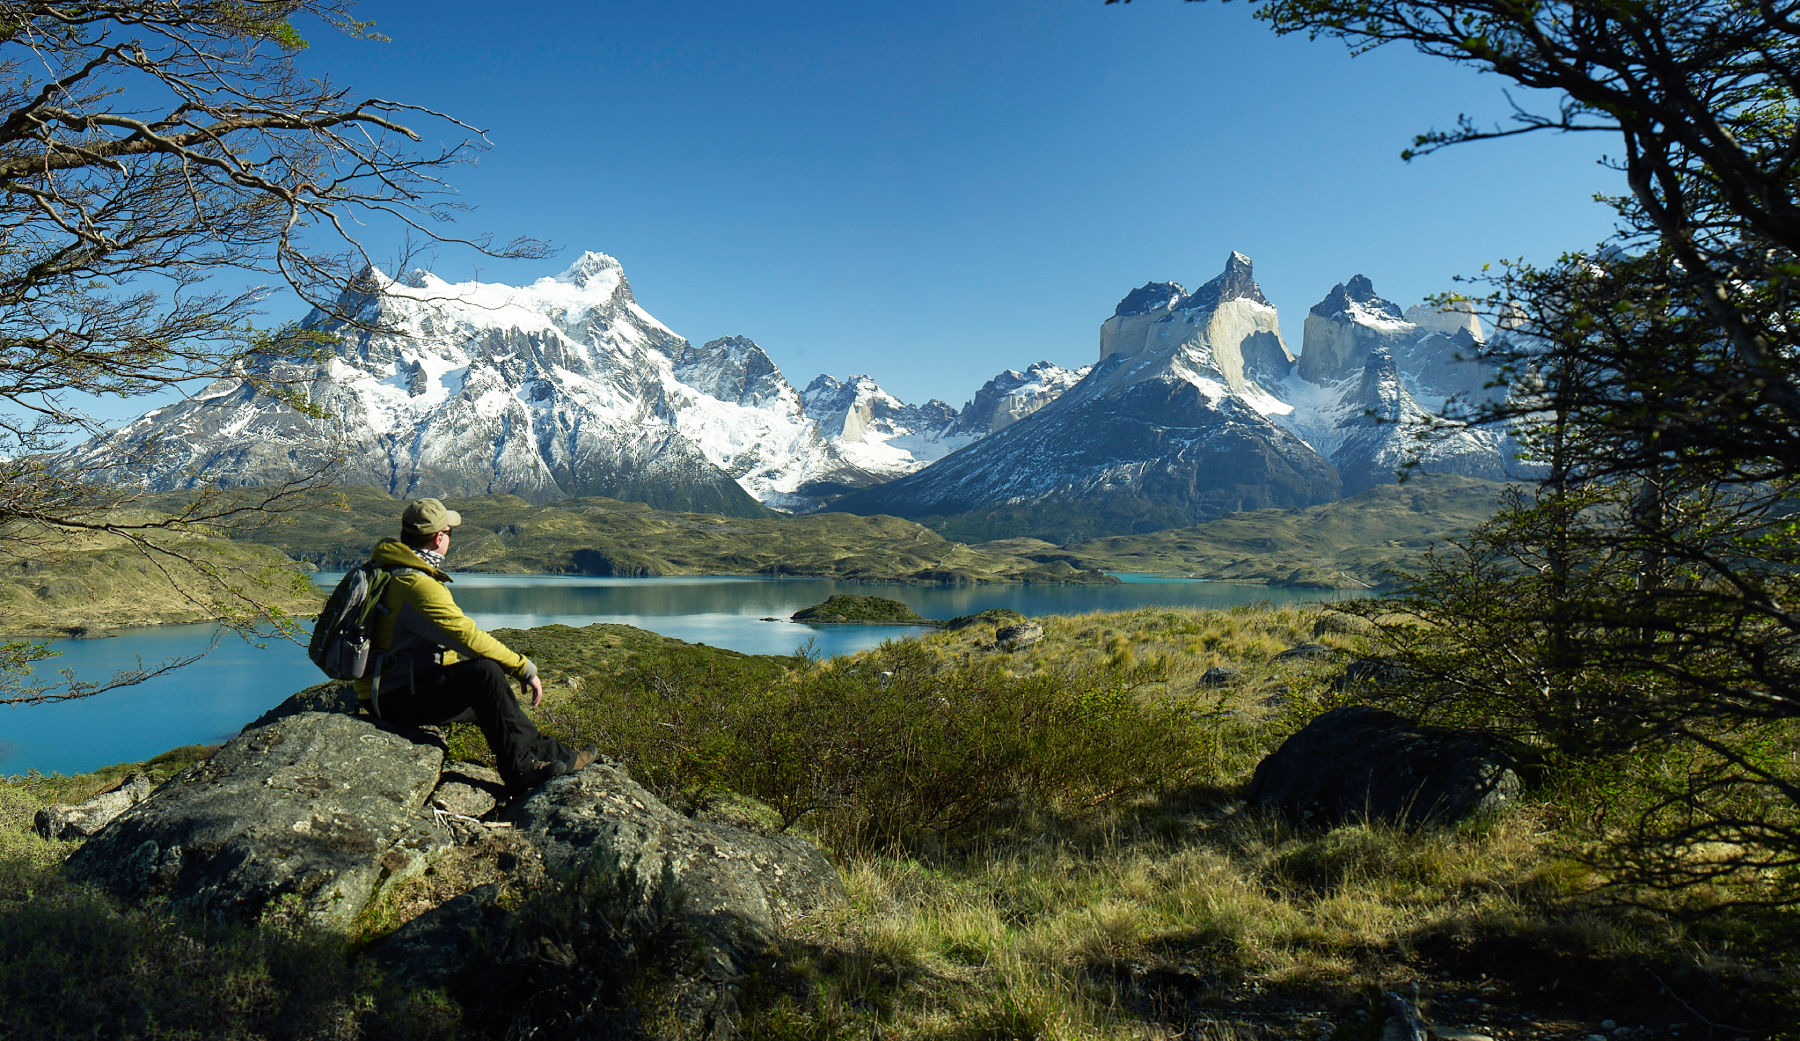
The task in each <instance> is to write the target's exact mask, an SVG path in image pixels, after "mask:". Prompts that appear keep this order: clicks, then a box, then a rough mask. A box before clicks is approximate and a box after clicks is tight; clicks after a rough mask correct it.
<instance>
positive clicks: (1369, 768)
mask: <svg viewBox="0 0 1800 1041" xmlns="http://www.w3.org/2000/svg"><path fill="white" fill-rule="evenodd" d="M1519 792H1520V784H1519V776H1518V773H1517V772H1516V771H1515V764H1514V762H1513V761H1512V758H1511V756H1509V755H1508V754H1507V753H1506V752H1505V751H1504V749H1503V748H1501V746H1500V745H1499V743H1498V742H1497V741H1495V740H1494V739H1493V738H1491V737H1488V736H1487V735H1483V734H1477V733H1469V732H1459V731H1453V730H1444V729H1441V728H1438V727H1419V726H1415V725H1414V724H1413V723H1412V722H1411V721H1409V720H1406V719H1403V718H1401V717H1400V716H1397V715H1395V714H1393V713H1392V712H1384V711H1382V710H1381V709H1377V708H1370V707H1368V706H1366V705H1350V706H1347V707H1345V708H1339V709H1333V710H1331V711H1330V712H1327V713H1325V714H1324V715H1322V716H1320V717H1319V718H1317V719H1315V720H1313V721H1312V722H1311V723H1308V724H1307V725H1306V726H1305V727H1304V728H1302V729H1301V730H1300V732H1299V733H1297V734H1295V735H1294V736H1292V737H1290V738H1288V739H1287V741H1285V742H1283V743H1282V746H1281V747H1280V748H1278V749H1276V750H1275V752H1274V753H1272V754H1271V755H1269V756H1268V757H1267V758H1265V759H1264V760H1263V761H1262V762H1261V763H1259V764H1257V767H1256V773H1255V775H1254V776H1253V777H1252V778H1251V780H1250V790H1249V792H1248V793H1247V794H1246V796H1245V801H1246V803H1248V804H1249V805H1250V806H1254V807H1261V808H1264V809H1269V810H1273V811H1275V812H1277V813H1280V814H1281V815H1283V816H1285V817H1287V818H1288V819H1289V820H1292V821H1294V822H1296V823H1310V824H1341V823H1345V822H1348V821H1360V820H1364V819H1369V820H1380V821H1388V822H1391V823H1399V824H1419V823H1424V822H1426V821H1454V820H1460V819H1462V818H1464V817H1468V816H1471V815H1473V814H1475V813H1482V812H1491V811H1494V810H1498V809H1500V808H1501V807H1503V806H1506V805H1508V804H1510V803H1512V802H1514V801H1516V800H1517V799H1518V797H1519Z"/></svg>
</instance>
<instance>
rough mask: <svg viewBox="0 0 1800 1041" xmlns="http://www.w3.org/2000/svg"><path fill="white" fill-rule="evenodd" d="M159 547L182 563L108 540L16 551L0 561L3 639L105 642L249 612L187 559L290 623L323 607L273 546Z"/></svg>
mask: <svg viewBox="0 0 1800 1041" xmlns="http://www.w3.org/2000/svg"><path fill="white" fill-rule="evenodd" d="M150 540H151V541H152V543H153V544H155V545H158V546H162V547H164V548H166V549H168V550H171V551H173V554H172V553H159V552H155V551H149V552H146V551H145V550H142V549H139V548H137V547H135V546H131V545H128V544H127V543H126V542H125V541H124V540H123V539H120V538H116V537H113V536H107V535H87V536H79V537H76V538H73V539H70V540H67V541H62V542H59V543H57V544H54V545H36V546H34V545H31V544H29V543H27V542H23V541H17V542H14V543H13V545H12V546H10V547H9V549H8V553H7V556H6V557H5V558H3V559H0V636H67V635H102V634H104V633H105V631H106V630H108V629H115V628H124V627H128V626H138V625H157V624H166V623H181V622H206V621H212V620H214V619H216V618H218V617H220V616H221V614H222V613H225V612H232V611H241V610H242V609H243V604H242V603H239V602H235V600H234V598H233V597H232V596H231V595H230V594H228V593H225V592H224V591H223V590H221V589H220V588H219V586H218V585H217V584H216V583H214V582H212V581H211V580H210V579H208V578H205V577H203V576H202V575H201V574H200V573H199V572H198V571H197V570H196V569H195V568H194V567H193V566H192V565H190V564H188V563H186V562H185V561H184V560H182V559H181V556H188V557H192V558H194V559H196V560H197V561H199V562H200V563H201V566H202V567H205V568H207V569H208V570H209V571H211V572H213V573H214V574H216V575H217V576H218V577H219V578H220V579H222V580H223V582H224V584H225V585H226V586H227V587H229V588H231V589H235V590H239V591H241V592H243V593H244V594H246V595H248V596H253V597H256V598H257V599H260V600H262V601H264V602H267V603H270V604H273V605H275V606H276V607H279V608H280V609H281V610H283V611H285V612H287V613H288V614H290V615H295V616H298V617H307V616H310V615H312V614H315V613H316V612H317V611H318V609H319V606H320V605H321V604H322V603H323V602H324V599H325V598H324V596H323V595H322V594H321V593H320V592H319V590H318V589H317V588H316V587H314V586H313V584H312V583H311V582H310V581H309V580H308V579H307V578H306V575H305V574H304V573H303V571H302V569H301V568H299V567H296V566H295V564H294V562H293V561H292V560H289V559H288V558H287V557H285V556H283V555H282V554H281V553H280V552H279V551H278V550H276V549H275V548H273V547H271V546H259V545H255V544H252V543H247V542H233V541H231V540H229V539H223V538H209V537H207V536H205V535H203V534H200V533H198V532H171V533H157V534H153V535H151V536H150ZM174 554H180V555H181V556H176V555H174ZM306 570H310V568H308V569H306ZM51 668H52V669H53V668H54V666H53V665H52V666H51Z"/></svg>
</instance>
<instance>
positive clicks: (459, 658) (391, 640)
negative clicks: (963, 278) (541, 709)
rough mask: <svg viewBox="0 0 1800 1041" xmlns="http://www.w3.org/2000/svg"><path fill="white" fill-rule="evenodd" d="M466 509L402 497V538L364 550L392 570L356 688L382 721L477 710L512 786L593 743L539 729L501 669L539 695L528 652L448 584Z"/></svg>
mask: <svg viewBox="0 0 1800 1041" xmlns="http://www.w3.org/2000/svg"><path fill="white" fill-rule="evenodd" d="M461 523H462V515H461V514H459V513H457V512H456V511H455V510H452V509H448V508H446V507H445V506H444V504H443V503H442V502H441V501H439V500H437V499H418V500H416V501H414V502H410V503H407V504H406V512H404V513H402V514H401V515H400V538H399V539H382V540H381V542H379V543H378V544H377V545H376V546H375V549H374V551H373V552H372V553H371V554H370V555H369V559H370V561H371V562H373V563H374V564H375V565H376V566H377V567H382V568H388V569H389V570H390V574H392V575H393V578H392V580H390V581H389V582H388V584H387V588H386V589H385V590H384V591H383V592H382V594H381V603H380V605H379V608H378V609H377V611H376V622H375V632H374V651H375V654H374V656H373V658H372V660H371V661H370V668H369V673H368V675H366V676H364V677H363V678H362V679H360V680H357V681H356V696H357V697H358V698H359V699H361V701H362V703H363V706H364V707H365V708H366V709H368V710H369V711H370V712H372V713H373V714H374V715H375V716H376V718H378V719H380V720H381V721H382V722H384V723H393V724H396V725H399V726H434V725H437V724H440V723H454V722H462V721H465V720H470V719H473V720H474V721H475V722H476V723H478V724H480V726H481V732H482V734H484V735H485V736H486V737H487V742H488V747H489V748H491V749H493V750H494V755H495V757H496V758H498V759H499V767H500V776H501V778H502V779H504V780H505V781H506V789H507V792H508V794H509V795H510V796H514V797H516V796H518V795H519V794H521V793H523V792H526V791H529V790H531V789H532V788H535V787H537V786H538V785H540V784H543V783H544V782H545V781H548V780H549V779H550V778H552V777H558V776H561V775H562V774H566V773H569V772H571V771H574V770H579V769H581V768H582V767H584V766H587V765H588V764H589V763H591V762H593V761H594V760H595V758H597V754H598V753H597V750H596V749H593V748H584V749H581V750H579V751H575V750H572V749H570V748H569V747H568V746H567V745H564V744H563V743H562V742H561V741H558V740H557V739H556V738H554V737H548V736H545V735H543V734H540V733H538V729H537V726H536V724H534V723H532V721H531V717H529V716H527V715H526V714H525V710H524V709H522V708H520V707H519V702H518V700H517V699H516V698H514V697H513V692H512V684H511V683H510V682H509V681H508V679H507V677H508V676H511V677H513V678H514V679H516V680H518V681H519V684H520V688H521V693H523V691H524V690H527V689H528V690H530V691H531V704H532V706H533V707H536V706H537V705H538V704H540V703H542V701H543V700H544V684H543V681H541V680H539V679H538V672H537V666H536V665H534V664H533V663H532V661H531V659H529V658H527V657H525V656H524V655H522V654H518V653H515V652H514V651H513V650H511V649H510V648H508V647H507V646H506V645H505V644H503V643H501V642H500V641H499V640H496V639H494V638H493V637H492V636H489V635H488V634H487V633H485V632H483V631H481V630H480V629H478V628H476V627H475V623H474V622H473V621H472V620H470V618H469V616H468V615H466V614H463V613H462V610H461V609H460V608H458V607H457V606H456V601H455V600H453V599H451V597H450V590H448V589H446V588H444V587H445V584H446V583H448V582H449V581H450V576H449V575H447V574H445V573H444V571H443V566H444V557H445V556H446V555H447V554H448V553H449V552H450V533H451V531H452V530H453V529H455V527H456V526H457V525H458V524H461Z"/></svg>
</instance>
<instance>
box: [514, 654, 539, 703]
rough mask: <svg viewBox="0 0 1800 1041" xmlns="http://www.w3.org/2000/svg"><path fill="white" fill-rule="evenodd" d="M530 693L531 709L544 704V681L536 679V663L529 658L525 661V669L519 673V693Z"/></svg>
mask: <svg viewBox="0 0 1800 1041" xmlns="http://www.w3.org/2000/svg"><path fill="white" fill-rule="evenodd" d="M526 691H530V692H531V707H532V708H537V707H538V706H539V705H542V704H543V703H544V681H543V680H540V679H538V671H537V663H536V662H534V661H532V660H531V659H530V658H526V659H525V667H524V668H523V669H521V670H520V672H519V693H521V694H523V693H525V692H526Z"/></svg>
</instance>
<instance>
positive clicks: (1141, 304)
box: [1113, 282, 1187, 315]
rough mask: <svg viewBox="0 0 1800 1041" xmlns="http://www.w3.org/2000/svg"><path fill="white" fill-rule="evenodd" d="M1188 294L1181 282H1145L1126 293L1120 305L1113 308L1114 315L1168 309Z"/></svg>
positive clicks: (1146, 312)
mask: <svg viewBox="0 0 1800 1041" xmlns="http://www.w3.org/2000/svg"><path fill="white" fill-rule="evenodd" d="M1186 295H1187V290H1185V289H1183V288H1181V283H1180V282H1145V283H1144V284H1143V285H1142V286H1139V287H1138V288H1136V289H1133V290H1132V291H1131V292H1129V293H1126V294H1125V299H1123V300H1121V301H1119V306H1118V307H1116V308H1114V309H1113V314H1114V315H1129V314H1150V313H1152V312H1155V311H1167V310H1168V309H1169V308H1171V307H1174V306H1175V301H1177V300H1180V299H1181V298H1182V297H1183V296H1186Z"/></svg>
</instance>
